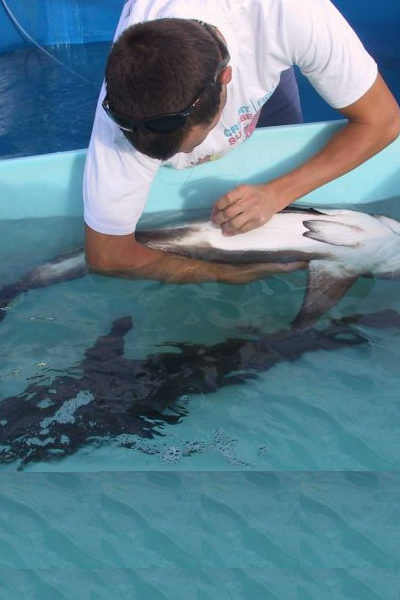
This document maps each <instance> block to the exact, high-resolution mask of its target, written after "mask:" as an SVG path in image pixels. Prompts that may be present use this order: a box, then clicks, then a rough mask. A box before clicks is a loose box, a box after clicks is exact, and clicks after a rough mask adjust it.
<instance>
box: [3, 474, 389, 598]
mask: <svg viewBox="0 0 400 600" xmlns="http://www.w3.org/2000/svg"><path fill="white" fill-rule="evenodd" d="M399 505H400V477H399V474H398V473H279V474H278V473H261V472H259V473H244V472H241V473H239V472H237V473H212V472H209V473H204V472H203V473H199V472H186V473H145V472H141V473H139V472H136V473H101V474H99V473H97V474H96V473H94V474H72V473H71V474H55V473H51V474H50V473H48V474H44V473H42V474H39V473H25V474H20V473H7V474H3V475H2V486H1V494H0V513H1V520H0V532H1V536H0V539H1V541H0V599H1V600H9V598H13V599H15V600H31V599H35V600H36V599H39V598H40V600H59V599H64V598H74V600H83V599H85V600H86V599H88V600H89V599H90V600H100V599H103V598H104V599H108V598H113V599H114V600H122V599H123V600H125V599H126V600H128V599H130V600H136V599H138V600H139V599H142V598H151V599H152V600H153V599H154V600H158V599H160V600H161V599H162V600H167V599H171V600H187V599H190V600H191V599H193V600H194V599H201V600H206V599H207V600H231V599H234V600H242V599H243V600H244V599H246V600H247V599H250V598H263V599H265V600H275V599H277V598H279V599H282V600H283V599H285V600H295V599H301V600H314V599H315V600H317V599H319V598H326V599H327V600H330V599H332V600H358V599H360V600H361V599H363V600H378V599H379V600H395V599H396V600H397V598H398V594H399V591H400V548H399V544H398V539H399V533H400V531H399V528H400V513H399Z"/></svg>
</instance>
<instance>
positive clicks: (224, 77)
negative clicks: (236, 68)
mask: <svg viewBox="0 0 400 600" xmlns="http://www.w3.org/2000/svg"><path fill="white" fill-rule="evenodd" d="M231 79H232V67H230V66H227V67H226V68H225V69H224V70H223V71H222V73H221V75H220V78H219V81H220V83H223V84H225V85H227V84H228V83H230V81H231Z"/></svg>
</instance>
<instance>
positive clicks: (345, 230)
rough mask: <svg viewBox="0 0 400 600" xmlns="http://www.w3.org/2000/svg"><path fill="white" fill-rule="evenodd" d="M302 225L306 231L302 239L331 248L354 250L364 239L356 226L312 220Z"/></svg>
mask: <svg viewBox="0 0 400 600" xmlns="http://www.w3.org/2000/svg"><path fill="white" fill-rule="evenodd" d="M303 225H304V227H307V229H308V231H306V232H305V233H303V236H304V237H307V238H310V239H312V240H316V241H318V242H323V243H325V244H331V245H332V246H346V247H348V248H355V247H357V246H359V245H360V243H361V241H362V239H363V237H365V233H364V232H363V230H362V229H361V228H360V227H358V226H357V225H348V224H347V223H340V222H339V221H322V220H318V219H315V220H314V219H313V220H312V221H311V220H310V221H303Z"/></svg>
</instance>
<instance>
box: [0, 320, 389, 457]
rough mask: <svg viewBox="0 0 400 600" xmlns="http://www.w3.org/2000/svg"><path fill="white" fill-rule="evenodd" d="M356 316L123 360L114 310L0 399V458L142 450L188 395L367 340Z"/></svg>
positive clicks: (176, 416)
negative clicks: (105, 326) (71, 355)
mask: <svg viewBox="0 0 400 600" xmlns="http://www.w3.org/2000/svg"><path fill="white" fill-rule="evenodd" d="M389 312H390V311H389ZM392 312H393V311H392ZM396 318H397V321H396ZM363 319H364V320H365V317H362V316H360V315H358V316H356V317H355V318H354V319H353V321H351V319H350V318H349V319H348V322H346V323H341V322H340V321H337V322H335V323H334V322H330V323H329V324H328V326H327V327H325V328H324V329H323V330H318V329H316V328H315V327H309V328H307V329H303V330H301V331H295V332H293V331H286V332H282V331H281V332H278V333H276V334H262V335H256V336H252V338H251V339H240V338H235V339H227V340H224V341H222V342H220V343H217V344H214V345H209V346H208V345H204V344H188V343H174V344H167V346H168V347H171V346H174V351H171V349H165V350H163V349H162V348H161V349H160V352H159V353H151V354H149V355H148V356H147V357H146V358H143V359H128V358H126V357H124V338H125V336H126V334H127V333H128V332H129V331H130V330H131V329H132V327H133V325H132V319H131V317H129V316H127V317H122V318H119V319H117V320H115V321H114V322H113V323H112V327H111V330H110V332H109V333H108V334H106V335H104V336H101V337H99V338H98V339H97V340H96V341H95V343H94V344H93V346H92V347H90V348H89V349H88V350H86V352H85V355H84V357H83V359H82V361H81V362H80V363H79V364H77V365H75V366H73V367H71V368H69V369H68V370H67V374H63V375H56V376H52V374H51V371H49V373H48V374H45V375H41V376H38V377H36V379H37V381H34V382H33V383H29V385H28V386H27V387H26V389H25V390H24V391H23V392H22V393H20V394H18V395H17V396H10V397H8V398H4V399H3V400H2V401H1V402H0V464H3V465H5V464H8V463H13V467H14V466H15V467H17V468H18V469H23V468H24V467H25V466H26V465H28V464H30V463H34V462H40V461H54V460H60V459H62V458H64V457H66V456H71V455H73V454H74V453H76V452H78V451H79V450H81V449H83V448H85V447H93V446H94V445H97V446H99V445H102V444H110V443H111V444H115V445H118V446H123V447H126V448H137V449H139V450H140V449H141V448H143V446H141V445H140V440H143V438H145V439H153V438H155V437H156V436H160V435H162V427H163V425H164V424H171V425H173V424H178V423H180V422H181V420H182V419H183V418H184V417H185V416H186V415H187V414H188V412H189V411H188V406H187V394H209V393H212V392H215V391H216V390H218V389H220V388H222V387H226V386H233V385H240V384H243V383H245V382H246V381H249V380H251V379H256V378H257V377H258V376H259V373H261V372H266V371H268V370H269V369H271V368H272V367H274V366H275V365H276V364H279V363H281V362H283V361H289V362H294V361H296V360H298V359H299V358H300V357H301V356H302V355H303V354H304V353H307V352H315V351H331V350H339V349H341V348H348V347H353V346H356V345H360V344H365V343H368V341H369V340H368V338H367V337H366V336H365V335H364V334H362V333H360V332H359V331H357V329H356V328H355V327H354V326H353V325H354V324H355V325H359V324H360V322H362V320H363ZM390 319H392V323H397V325H398V321H399V320H400V319H399V317H398V315H397V313H396V315H395V318H394V317H393V315H392V314H389V313H388V314H384V315H383V316H382V318H379V316H378V317H377V319H376V320H375V321H374V322H373V325H374V326H381V325H382V324H385V323H388V322H389V321H390ZM133 437H134V438H135V439H136V441H135V440H133V439H132V438H133ZM138 440H139V441H138ZM192 450H193V451H196V449H195V447H194V446H193V445H192Z"/></svg>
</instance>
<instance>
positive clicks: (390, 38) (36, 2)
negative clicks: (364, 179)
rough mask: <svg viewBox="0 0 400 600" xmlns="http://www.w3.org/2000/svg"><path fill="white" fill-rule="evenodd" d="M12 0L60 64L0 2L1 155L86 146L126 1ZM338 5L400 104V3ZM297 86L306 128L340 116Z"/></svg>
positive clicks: (346, 0) (347, 0)
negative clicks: (26, 36)
mask: <svg viewBox="0 0 400 600" xmlns="http://www.w3.org/2000/svg"><path fill="white" fill-rule="evenodd" d="M5 1H6V3H7V5H8V6H9V8H10V9H11V11H12V12H13V14H14V16H15V17H16V19H17V20H18V22H19V23H20V25H21V26H22V27H23V28H24V29H25V30H26V31H27V33H28V34H29V35H30V36H32V37H33V38H34V39H35V40H36V41H37V42H38V43H39V44H41V45H43V46H46V47H47V48H48V50H49V52H50V54H51V55H52V56H53V57H55V58H57V60H59V61H60V63H61V64H60V63H56V62H55V61H54V60H53V59H51V58H50V57H49V56H46V55H44V53H43V52H41V51H39V50H38V49H37V48H35V47H34V46H32V44H29V43H27V42H26V40H24V38H23V37H22V36H21V34H20V33H19V32H18V30H17V29H16V27H15V26H14V24H13V23H12V21H11V20H10V19H9V17H8V15H7V13H6V11H5V9H4V6H3V5H2V4H1V0H0V157H14V156H26V155H31V154H43V153H47V152H56V151H61V150H71V149H75V148H84V147H86V146H87V145H88V143H89V137H90V131H91V127H92V121H93V114H94V110H95V106H96V102H97V97H98V91H99V88H100V85H101V82H102V79H103V73H104V66H105V62H106V58H107V55H108V52H109V48H110V41H111V39H112V38H113V34H114V30H115V27H116V24H117V21H118V18H119V15H120V13H121V10H122V7H123V4H124V1H125V0H5ZM166 1H167V0H166ZM188 1H190V0H188ZM215 1H216V2H218V0H215ZM298 1H299V2H301V1H302V0H298ZM333 1H334V4H336V6H337V7H338V9H339V10H340V11H341V12H342V13H343V15H344V16H345V17H346V18H347V20H348V21H349V22H350V24H351V25H352V26H353V28H354V29H355V30H356V32H357V33H358V35H359V36H360V38H361V40H362V41H363V43H364V45H365V46H366V48H367V50H368V51H369V52H370V53H371V54H372V56H373V57H374V58H375V59H376V61H377V63H378V65H379V69H380V71H381V73H382V75H383V77H384V79H385V81H386V82H387V84H388V85H389V87H390V89H391V90H392V92H393V93H394V95H395V97H396V98H397V100H398V101H400V41H399V38H400V0H384V1H383V2H380V3H379V2H373V1H372V0H333ZM298 84H299V89H300V97H301V103H302V108H303V115H304V120H305V121H306V122H312V121H326V120H332V119H339V118H341V115H340V114H339V113H338V112H337V111H335V110H334V109H332V108H331V107H330V106H328V105H327V104H326V103H325V102H324V101H323V100H322V99H321V98H320V97H319V96H318V94H317V93H316V92H315V90H314V89H313V88H312V87H311V85H310V84H309V83H308V80H307V79H306V78H305V77H301V76H298ZM38 101H39V104H38ZM38 106H40V110H38Z"/></svg>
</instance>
